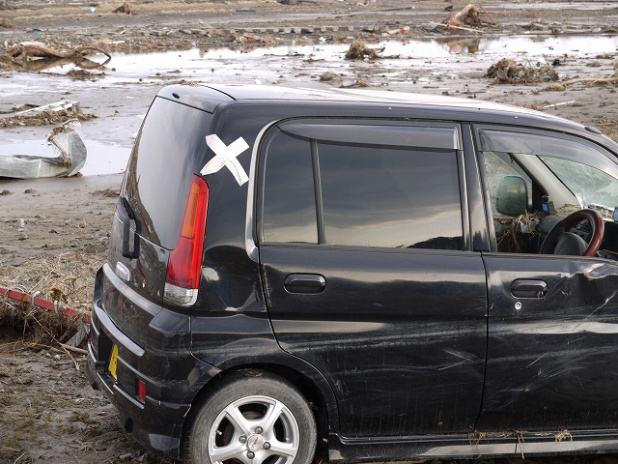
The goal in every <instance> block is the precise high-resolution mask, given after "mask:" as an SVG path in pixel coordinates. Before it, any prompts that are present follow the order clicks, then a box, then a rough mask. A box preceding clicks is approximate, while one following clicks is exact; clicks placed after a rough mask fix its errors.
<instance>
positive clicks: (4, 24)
mask: <svg viewBox="0 0 618 464" xmlns="http://www.w3.org/2000/svg"><path fill="white" fill-rule="evenodd" d="M0 27H4V28H6V29H12V28H14V27H15V24H13V23H12V22H11V21H10V20H8V19H0Z"/></svg>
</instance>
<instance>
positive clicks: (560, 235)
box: [539, 209, 605, 256]
mask: <svg viewBox="0 0 618 464" xmlns="http://www.w3.org/2000/svg"><path fill="white" fill-rule="evenodd" d="M582 221H588V223H589V224H590V227H591V228H592V232H591V238H590V240H589V241H588V243H586V241H585V240H584V239H583V238H581V237H580V236H579V235H577V234H575V233H573V232H571V229H573V227H575V226H576V225H577V224H579V223H580V222H582ZM604 231H605V223H604V222H603V218H602V217H601V215H600V214H599V213H597V212H596V211H594V210H592V209H580V210H579V211H575V212H574V213H571V214H569V215H568V216H567V217H565V218H564V219H563V220H562V221H560V222H558V223H556V225H555V226H554V227H552V229H551V230H550V231H549V233H548V234H547V236H546V237H545V240H543V244H542V245H541V249H540V250H539V253H541V254H552V253H553V254H555V255H580V256H595V255H596V254H597V251H599V248H600V247H601V242H602V241H603V233H604Z"/></svg>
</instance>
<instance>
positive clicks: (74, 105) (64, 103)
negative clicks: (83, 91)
mask: <svg viewBox="0 0 618 464" xmlns="http://www.w3.org/2000/svg"><path fill="white" fill-rule="evenodd" d="M62 110H69V111H73V112H76V111H79V103H78V102H76V101H70V100H59V101H57V102H54V103H49V104H47V105H42V106H35V107H33V108H28V109H27V110H22V111H18V112H17V113H13V114H12V115H11V117H16V116H31V115H33V114H36V113H42V112H44V111H56V112H58V111H62Z"/></svg>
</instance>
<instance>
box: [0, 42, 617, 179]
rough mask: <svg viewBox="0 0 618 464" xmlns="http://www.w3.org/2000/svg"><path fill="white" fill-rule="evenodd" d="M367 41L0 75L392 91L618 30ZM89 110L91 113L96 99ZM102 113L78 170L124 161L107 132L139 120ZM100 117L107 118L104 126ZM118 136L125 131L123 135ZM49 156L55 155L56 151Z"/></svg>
mask: <svg viewBox="0 0 618 464" xmlns="http://www.w3.org/2000/svg"><path fill="white" fill-rule="evenodd" d="M368 45H369V46H370V47H371V48H382V47H383V48H384V50H383V51H382V52H381V53H380V55H381V56H382V57H383V58H382V59H380V60H373V61H371V62H364V61H348V60H345V54H346V52H347V50H348V48H349V44H321V43H317V44H307V43H303V42H294V41H289V42H287V43H281V44H280V45H278V46H272V47H259V46H254V45H251V44H249V45H247V44H245V45H243V46H242V48H239V49H229V48H224V49H212V50H203V49H199V48H194V49H191V50H187V51H170V52H163V53H146V54H126V55H123V54H116V55H113V56H112V58H111V60H109V61H108V62H106V63H105V59H106V57H104V56H94V57H92V59H93V60H94V61H95V62H96V63H98V64H99V65H101V66H100V67H99V69H88V70H87V74H86V75H87V76H89V78H88V79H85V80H80V79H69V78H68V77H69V76H68V75H67V74H69V73H72V72H74V71H76V70H78V68H76V66H75V65H73V64H63V65H60V66H53V67H50V68H48V69H45V70H41V71H40V72H39V73H12V74H11V75H8V76H6V78H3V79H2V98H3V99H7V101H9V100H8V99H9V98H11V97H13V98H15V97H16V96H23V95H46V94H49V89H54V94H55V95H64V94H67V95H69V94H73V95H74V94H79V93H82V94H83V93H85V95H89V94H91V92H93V91H94V90H101V89H103V90H104V91H107V90H105V89H119V90H120V91H121V92H123V97H122V98H123V99H125V101H127V99H132V98H136V97H135V92H142V91H143V90H142V89H143V85H144V84H152V87H154V88H155V89H156V88H158V86H163V85H166V84H167V83H171V82H177V81H180V80H183V81H185V82H187V81H201V82H209V83H239V84H242V83H256V82H258V83H263V84H273V83H274V84H282V85H301V86H304V87H307V86H309V85H314V86H316V85H322V86H329V85H330V86H339V85H345V83H346V82H352V83H353V82H355V79H358V78H359V76H364V75H367V76H370V82H371V85H372V86H374V87H379V86H385V87H387V86H388V87H389V88H391V89H394V90H396V89H397V85H398V84H399V85H400V87H405V88H406V90H409V89H412V90H413V91H414V89H415V88H417V87H415V86H416V85H417V84H418V85H420V86H426V87H430V88H434V89H438V90H440V89H444V90H448V89H449V87H451V86H452V83H453V82H459V81H463V79H460V76H463V75H464V74H467V75H468V76H469V75H470V73H473V74H474V75H475V76H476V75H478V76H479V79H480V78H481V77H482V76H483V75H484V73H485V72H486V70H487V68H488V67H489V66H490V65H492V64H495V63H496V62H497V61H498V60H500V59H502V58H511V59H514V60H516V61H519V62H521V63H525V64H528V65H536V64H544V63H551V62H552V61H553V60H554V59H556V58H564V57H569V58H570V59H571V61H577V62H579V63H581V65H585V63H587V62H589V61H590V60H594V59H596V57H597V56H600V55H604V54H605V55H609V56H612V57H614V56H615V55H616V52H617V50H618V35H558V36H549V35H542V36H539V35H532V34H531V35H522V36H508V37H491V38H485V37H466V38H443V37H441V38H436V39H424V40H400V41H396V40H388V41H384V42H381V43H377V44H368ZM239 46H240V45H239ZM586 60H588V61H586ZM103 63H105V64H103ZM328 72H330V73H333V74H335V75H336V76H338V77H339V78H340V81H338V82H332V83H322V82H320V76H321V75H323V74H324V73H328ZM412 84H414V85H412ZM138 85H139V87H138ZM155 91H156V90H155ZM67 98H69V99H71V97H67ZM150 98H151V97H150ZM45 103H49V101H47V102H45ZM140 104H142V103H141V102H140ZM134 106H137V104H135V105H134ZM143 106H144V107H143V108H142V107H139V109H138V110H135V111H136V114H133V115H132V116H138V115H140V113H141V114H143V112H144V111H145V110H146V107H145V106H147V103H146V104H144V105H143ZM91 111H92V110H91ZM94 111H95V112H96V108H95V110H94ZM122 111H123V112H124V113H125V116H129V114H126V113H130V110H128V109H127V107H126V106H124V107H123V109H122ZM99 121H100V122H98V123H97V122H91V123H88V124H90V127H91V129H93V130H92V132H94V134H95V135H98V134H97V133H98V132H99V131H100V129H103V131H101V132H100V134H101V135H100V138H103V139H104V140H105V143H104V142H101V141H100V140H92V139H91V138H89V137H88V134H86V137H85V139H86V145H87V147H88V161H87V164H86V166H85V167H84V169H83V171H82V172H83V174H85V175H93V174H108V173H117V172H121V171H122V170H124V167H125V165H126V161H127V157H128V154H129V151H130V149H129V148H127V146H128V145H129V143H127V140H125V142H124V143H122V144H114V143H112V142H109V141H111V140H116V141H118V140H119V133H118V132H117V131H118V129H121V128H124V131H122V132H121V135H127V134H129V135H131V136H134V135H135V132H136V130H137V128H136V126H137V127H138V124H139V121H138V119H137V118H135V123H131V122H129V123H127V122H126V121H127V119H125V121H124V122H122V123H120V122H119V121H118V120H116V121H111V122H109V123H106V122H105V121H106V120H105V119H101V120H99ZM96 124H99V125H98V126H96ZM104 124H107V126H105V127H103V126H102V125H104ZM93 125H95V126H96V129H95V128H93V127H92V126H93ZM86 132H87V131H86ZM0 135H4V134H2V133H0ZM125 138H128V135H127V136H126V137H125ZM121 145H122V146H121ZM49 149H50V148H49V147H48V146H47V145H46V143H45V142H23V141H11V140H8V141H3V140H2V139H0V155H2V154H5V155H6V154H9V155H10V154H31V155H38V156H47V155H46V153H47V152H48V150H49ZM49 156H53V153H51V154H50V155H49Z"/></svg>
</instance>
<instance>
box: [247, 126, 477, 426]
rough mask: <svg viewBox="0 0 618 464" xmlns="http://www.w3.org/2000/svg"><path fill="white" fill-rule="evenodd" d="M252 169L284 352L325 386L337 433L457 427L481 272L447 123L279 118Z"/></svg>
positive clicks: (456, 133) (465, 403)
mask: <svg viewBox="0 0 618 464" xmlns="http://www.w3.org/2000/svg"><path fill="white" fill-rule="evenodd" d="M262 146H263V147H265V148H264V149H263V150H262V154H261V161H260V180H259V191H260V194H259V207H258V211H259V214H258V216H259V217H260V218H261V220H260V224H259V225H258V237H259V253H260V262H261V269H262V274H263V286H264V292H265V299H266V303H267V306H268V311H269V314H270V318H271V321H272V326H273V329H274V332H275V335H276V338H277V340H278V342H279V344H280V345H281V347H282V349H283V350H285V351H287V352H288V353H290V354H292V355H294V356H296V357H298V358H301V359H302V360H304V361H306V362H308V363H310V364H311V365H313V366H314V367H315V368H317V369H318V370H319V371H320V372H321V373H322V374H323V375H324V377H325V378H326V379H327V380H328V382H329V384H330V386H331V388H332V389H333V391H334V393H335V396H336V399H337V403H338V409H339V418H340V430H341V433H342V434H343V435H344V436H347V437H366V436H410V435H413V434H425V433H440V432H467V431H468V430H469V428H470V427H471V426H472V425H473V424H474V422H475V420H476V418H477V416H478V412H479V407H480V403H481V395H482V390H483V380H484V367H485V350H486V310H487V306H486V305H487V301H486V278H485V269H484V266H483V262H482V260H481V256H480V253H477V252H472V251H469V249H470V248H471V246H470V245H469V242H470V238H469V233H467V232H464V229H465V230H466V231H467V229H468V227H467V219H465V216H464V214H465V211H466V210H467V208H466V197H465V195H464V194H463V192H464V191H465V189H464V176H463V175H462V174H461V172H462V171H461V170H462V169H463V164H464V162H463V152H462V150H461V134H460V128H459V126H458V125H456V124H439V123H412V122H395V121H390V122H389V123H385V122H379V121H373V122H372V121H362V122H361V121H346V120H328V121H321V120H307V121H302V120H301V121H298V120H297V121H290V122H286V123H283V124H280V125H279V126H278V127H276V128H274V129H273V130H271V132H270V134H268V136H267V137H266V139H265V141H264V143H263V144H262Z"/></svg>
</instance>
